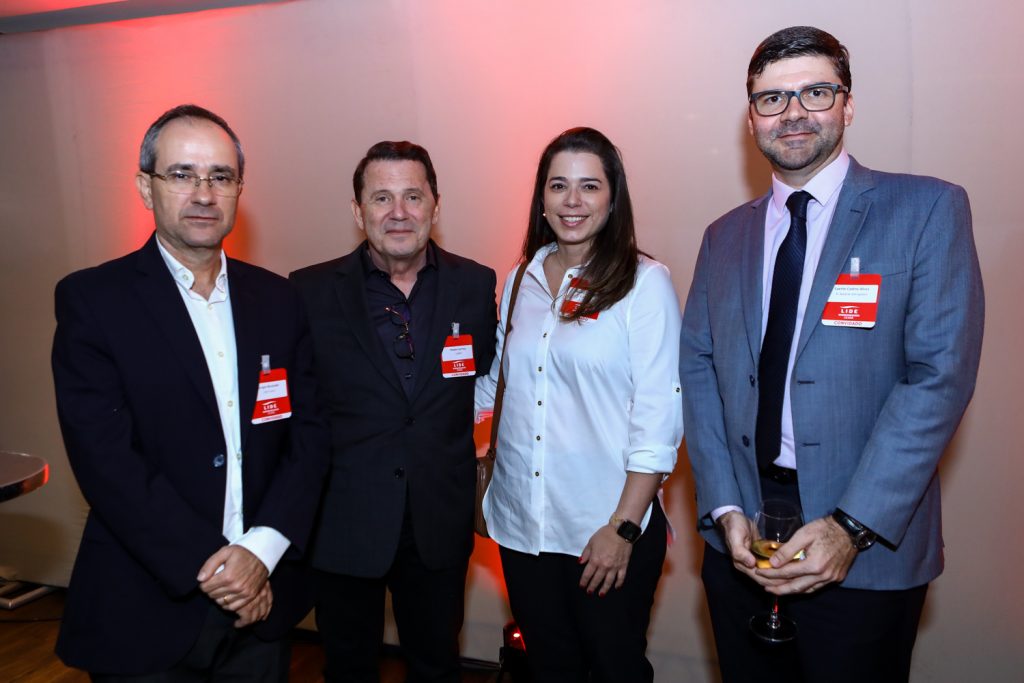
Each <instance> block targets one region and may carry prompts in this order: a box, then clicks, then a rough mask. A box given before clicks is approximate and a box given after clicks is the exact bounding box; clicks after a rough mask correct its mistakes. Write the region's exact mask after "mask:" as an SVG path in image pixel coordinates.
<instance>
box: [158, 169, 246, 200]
mask: <svg viewBox="0 0 1024 683" xmlns="http://www.w3.org/2000/svg"><path fill="white" fill-rule="evenodd" d="M143 173H145V174H146V175H148V176H149V177H150V178H159V179H160V180H162V181H164V183H165V184H166V185H167V191H168V192H173V193H174V194H192V193H193V192H195V191H196V190H198V189H199V183H203V182H205V183H206V184H207V185H208V186H209V187H210V191H211V192H213V193H214V194H215V195H217V196H218V197H237V196H238V195H239V194H240V193H241V192H242V179H241V178H236V177H235V176H233V175H231V174H230V173H212V174H210V175H209V176H207V177H205V178H204V177H203V176H200V175H197V174H195V173H192V172H190V171H168V172H167V173H166V174H162V173H150V172H148V171H143Z"/></svg>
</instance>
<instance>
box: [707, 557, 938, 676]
mask: <svg viewBox="0 0 1024 683" xmlns="http://www.w3.org/2000/svg"><path fill="white" fill-rule="evenodd" d="M701 578H702V579H703V581H704V590H705V592H706V593H707V599H708V607H709V609H710V612H711V625H712V628H713V629H714V632H715V647H716V649H717V651H718V663H719V666H720V667H721V670H722V681H723V683H746V682H747V681H757V682H758V683H765V682H767V681H779V682H780V683H781V682H784V683H797V682H801V681H802V682H804V683H816V682H818V681H821V682H822V683H826V682H827V683H845V682H847V681H848V682H849V683H866V682H867V681H871V683H889V682H893V683H894V682H896V681H900V682H905V681H907V680H908V679H909V677H910V658H911V654H912V653H913V650H914V641H915V639H916V638H917V624H918V622H919V621H920V618H921V609H922V608H923V606H924V599H925V593H926V592H927V590H928V586H927V585H924V586H918V587H916V588H911V589H908V590H895V591H873V590H859V589H853V588H843V587H841V586H838V585H833V586H829V587H827V588H824V589H822V590H820V591H818V592H816V593H813V594H811V595H798V596H784V597H782V598H781V600H780V602H779V611H780V613H781V614H783V615H784V616H788V617H790V618H792V619H793V620H794V621H795V622H796V624H797V636H796V639H795V640H793V641H791V642H789V643H780V644H768V643H764V642H762V641H760V640H758V639H757V638H756V637H755V636H754V635H753V634H752V633H750V629H749V622H750V617H752V616H754V615H755V614H765V613H767V612H768V610H769V609H770V607H771V600H772V595H771V594H770V593H767V592H765V590H764V589H763V588H761V586H759V585H758V584H757V583H755V582H754V581H752V580H751V579H749V578H748V577H747V576H746V575H745V574H742V573H740V572H738V571H737V570H736V569H735V568H733V566H732V561H731V560H730V559H729V557H728V556H727V555H725V554H723V553H720V552H718V551H717V550H715V549H714V548H712V547H711V546H710V545H707V544H705V546H704V563H703V566H702V568H701Z"/></svg>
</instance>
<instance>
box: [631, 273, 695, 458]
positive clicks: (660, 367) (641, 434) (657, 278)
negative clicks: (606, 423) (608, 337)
mask: <svg viewBox="0 0 1024 683" xmlns="http://www.w3.org/2000/svg"><path fill="white" fill-rule="evenodd" d="M628 299H629V301H628V311H627V316H628V317H627V323H626V325H627V331H628V338H629V364H630V373H631V375H632V378H633V396H632V401H633V404H632V410H631V412H630V418H629V446H628V447H627V448H626V450H625V452H624V453H623V456H624V457H623V459H624V461H625V462H626V471H628V472H645V473H662V474H668V473H670V472H672V469H673V468H674V467H675V464H676V456H677V452H678V449H679V444H680V443H681V441H682V439H683V402H682V389H681V387H680V383H679V331H680V327H681V325H682V318H681V315H680V312H679V299H678V297H677V296H676V291H675V287H673V285H672V279H671V277H670V275H669V271H668V268H666V267H665V266H664V265H662V264H660V263H657V262H653V261H650V260H647V259H644V260H642V261H641V265H640V272H639V274H638V275H637V282H636V286H634V287H633V290H632V291H631V292H630V293H629V295H628Z"/></svg>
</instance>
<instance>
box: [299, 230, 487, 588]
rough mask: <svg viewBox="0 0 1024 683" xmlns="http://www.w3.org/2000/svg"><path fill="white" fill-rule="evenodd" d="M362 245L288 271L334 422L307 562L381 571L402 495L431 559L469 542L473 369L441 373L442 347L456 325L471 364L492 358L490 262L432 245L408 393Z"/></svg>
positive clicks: (449, 559) (450, 557) (457, 553)
mask: <svg viewBox="0 0 1024 683" xmlns="http://www.w3.org/2000/svg"><path fill="white" fill-rule="evenodd" d="M361 248H362V247H361V246H360V247H359V248H357V249H356V250H355V251H353V252H352V253H350V254H348V255H347V256H343V257H341V258H339V259H335V260H333V261H328V262H326V263H321V264H318V265H315V266H310V267H308V268H304V269H302V270H298V271H296V272H294V273H292V274H291V276H290V277H291V280H292V282H293V283H294V284H295V285H296V286H297V287H298V289H299V292H300V294H301V296H302V299H303V300H304V301H305V303H306V307H307V312H308V315H309V321H310V326H311V328H312V330H313V347H314V350H315V358H316V372H317V380H318V383H319V387H320V389H321V391H322V392H323V394H324V398H325V401H326V404H327V407H328V417H329V420H330V428H331V447H332V459H331V473H330V476H329V478H328V486H327V489H326V491H325V494H324V495H325V498H324V501H323V506H322V510H321V513H320V521H319V523H318V525H317V536H316V540H315V541H314V544H313V558H312V561H313V566H314V567H316V568H317V569H322V570H324V571H329V572H335V573H342V574H349V575H353V576H365V577H379V576H383V575H384V573H385V572H386V571H387V570H388V568H389V567H390V566H391V563H392V560H393V559H394V556H395V551H396V549H397V547H398V540H399V535H400V533H401V529H402V519H403V515H404V514H405V504H406V500H408V501H409V504H410V506H411V515H412V519H413V529H414V533H415V539H416V546H417V549H418V550H419V553H420V557H421V558H422V560H423V562H424V564H425V565H426V566H427V567H428V568H431V569H440V568H444V567H452V566H455V565H457V564H458V563H460V562H464V561H465V559H466V558H467V557H468V556H469V554H470V553H471V552H472V549H473V495H474V490H475V485H474V482H475V472H476V448H475V445H474V443H473V387H474V378H473V377H471V376H470V377H460V378H455V379H445V378H443V377H442V376H441V364H440V359H441V349H442V347H443V344H444V340H445V338H446V337H447V336H448V335H449V334H450V333H451V323H453V322H458V323H459V324H460V334H470V335H472V336H473V357H474V359H475V362H476V371H477V374H486V373H487V372H488V370H489V369H490V367H491V360H492V359H493V358H494V344H495V338H494V331H495V326H496V321H497V309H496V306H495V300H494V290H495V283H496V277H495V274H494V271H493V270H491V269H490V268H486V267H484V266H482V265H480V264H478V263H476V262H474V261H470V260H468V259H465V258H461V257H459V256H456V255H454V254H450V253H448V252H446V251H444V250H442V249H440V248H437V252H436V253H437V276H438V281H437V298H436V302H435V309H434V312H433V320H432V323H431V324H432V330H431V334H430V337H429V339H428V340H427V342H426V344H424V345H423V346H422V347H421V345H420V343H419V340H417V354H419V353H420V349H421V348H422V349H423V351H422V352H423V353H424V361H425V362H424V363H423V365H422V367H421V370H420V372H419V378H418V380H417V385H416V387H415V389H414V390H413V393H412V395H411V397H410V396H407V395H406V393H405V391H404V390H403V389H402V386H401V384H400V382H399V378H398V376H397V374H396V372H395V370H394V365H393V364H392V362H391V359H390V358H388V356H387V355H386V354H387V353H390V352H391V350H390V349H385V348H384V347H383V345H382V344H381V342H380V338H379V337H378V335H377V331H376V329H375V328H374V327H373V324H372V323H371V321H370V316H369V312H368V311H367V305H366V293H365V274H364V269H363V267H362V263H361V261H360V255H359V249H361Z"/></svg>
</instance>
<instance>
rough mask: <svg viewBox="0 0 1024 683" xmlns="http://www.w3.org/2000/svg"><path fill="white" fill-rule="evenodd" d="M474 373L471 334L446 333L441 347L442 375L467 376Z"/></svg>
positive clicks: (474, 363)
mask: <svg viewBox="0 0 1024 683" xmlns="http://www.w3.org/2000/svg"><path fill="white" fill-rule="evenodd" d="M475 374H476V361H474V360H473V335H471V334H460V335H452V334H450V335H448V338H447V339H445V340H444V348H443V349H441V376H442V377H447V378H451V377H469V376H471V375H475Z"/></svg>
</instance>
